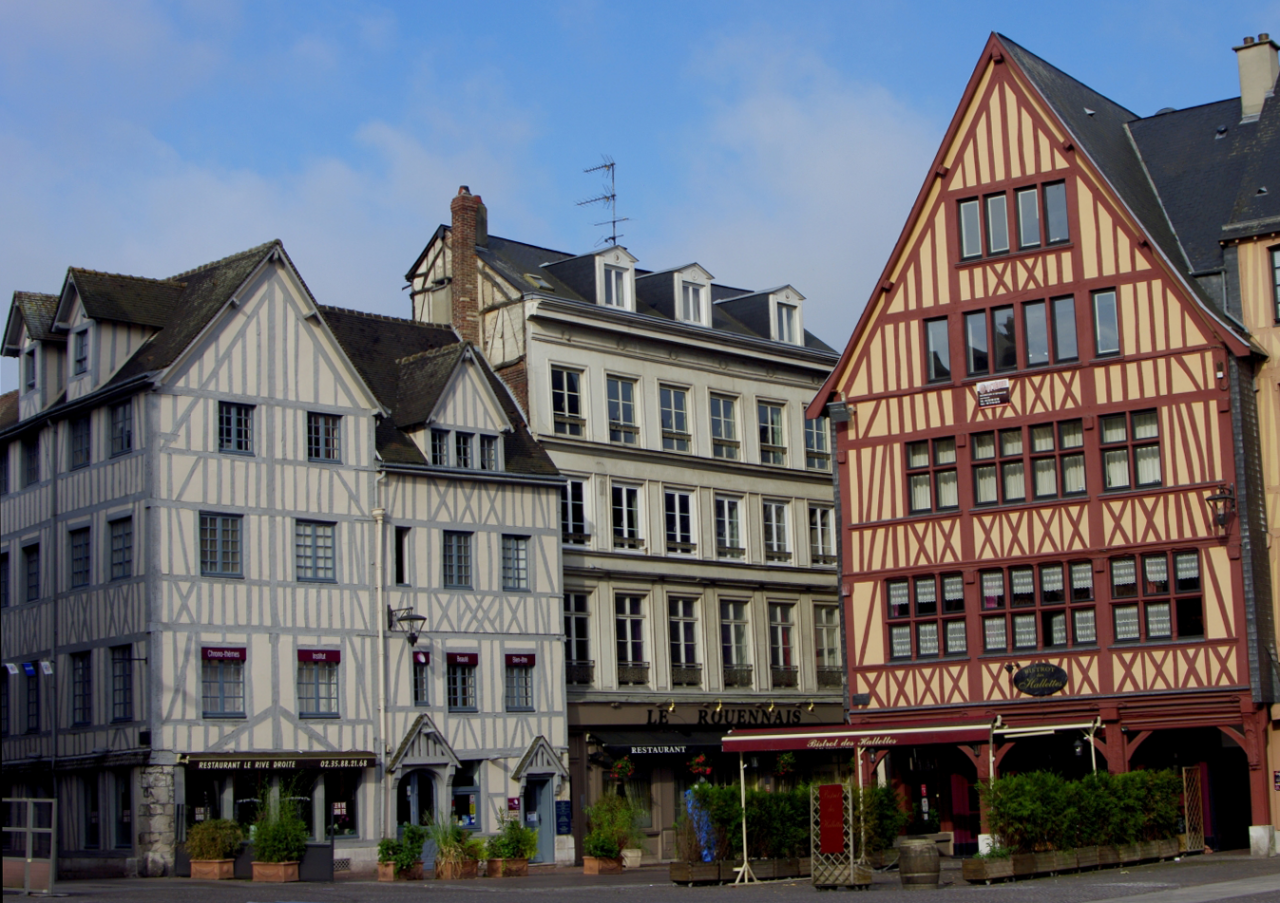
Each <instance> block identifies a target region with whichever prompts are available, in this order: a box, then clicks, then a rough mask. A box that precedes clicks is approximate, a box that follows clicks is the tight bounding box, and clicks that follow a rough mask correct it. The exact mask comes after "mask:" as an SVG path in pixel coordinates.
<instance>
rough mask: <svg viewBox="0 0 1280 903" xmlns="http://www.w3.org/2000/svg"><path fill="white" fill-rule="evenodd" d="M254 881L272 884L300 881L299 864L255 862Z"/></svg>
mask: <svg viewBox="0 0 1280 903" xmlns="http://www.w3.org/2000/svg"><path fill="white" fill-rule="evenodd" d="M253 880H254V881H267V882H270V883H272V884H285V883H287V882H289V881H297V880H298V863H297V862H255V863H254V864H253Z"/></svg>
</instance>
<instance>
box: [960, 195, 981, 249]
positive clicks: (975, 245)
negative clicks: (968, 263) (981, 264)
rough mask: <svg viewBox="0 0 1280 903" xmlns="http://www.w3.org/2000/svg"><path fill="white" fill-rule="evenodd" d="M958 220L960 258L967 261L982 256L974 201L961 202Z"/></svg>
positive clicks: (978, 223) (979, 221) (977, 216)
mask: <svg viewBox="0 0 1280 903" xmlns="http://www.w3.org/2000/svg"><path fill="white" fill-rule="evenodd" d="M959 220H960V257H961V258H962V259H965V260H968V259H970V258H973V257H981V256H982V224H981V215H980V213H979V211H978V202H977V201H976V200H970V201H961V202H960V209H959Z"/></svg>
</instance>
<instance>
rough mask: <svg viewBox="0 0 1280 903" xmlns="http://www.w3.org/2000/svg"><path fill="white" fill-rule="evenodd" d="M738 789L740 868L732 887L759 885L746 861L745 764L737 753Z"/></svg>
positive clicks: (737, 870)
mask: <svg viewBox="0 0 1280 903" xmlns="http://www.w3.org/2000/svg"><path fill="white" fill-rule="evenodd" d="M738 788H739V791H740V793H741V797H742V868H738V869H734V871H736V872H737V873H738V877H736V878H734V879H733V883H734V885H738V884H750V883H751V882H753V881H755V882H756V883H759V881H758V879H757V878H756V876H755V874H754V873H753V872H752V871H751V863H750V862H749V861H748V860H747V763H746V760H745V759H743V758H742V753H738Z"/></svg>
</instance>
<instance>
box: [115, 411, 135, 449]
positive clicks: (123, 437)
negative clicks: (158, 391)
mask: <svg viewBox="0 0 1280 903" xmlns="http://www.w3.org/2000/svg"><path fill="white" fill-rule="evenodd" d="M129 451H133V401H132V400H130V401H122V402H120V404H115V405H112V406H111V454H113V455H123V454H124V453H125V452H129Z"/></svg>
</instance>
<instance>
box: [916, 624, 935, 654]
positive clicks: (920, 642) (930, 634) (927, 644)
mask: <svg viewBox="0 0 1280 903" xmlns="http://www.w3.org/2000/svg"><path fill="white" fill-rule="evenodd" d="M916 648H917V649H919V650H920V654H921V655H937V654H938V625H937V622H934V621H930V622H929V623H927V624H917V625H916Z"/></svg>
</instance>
